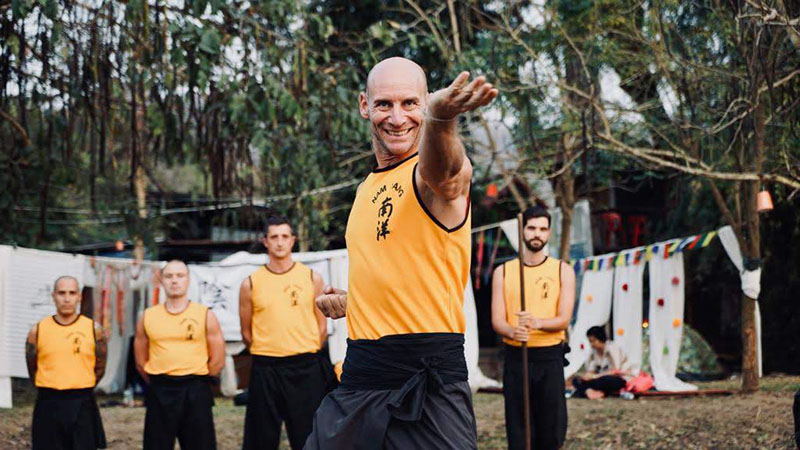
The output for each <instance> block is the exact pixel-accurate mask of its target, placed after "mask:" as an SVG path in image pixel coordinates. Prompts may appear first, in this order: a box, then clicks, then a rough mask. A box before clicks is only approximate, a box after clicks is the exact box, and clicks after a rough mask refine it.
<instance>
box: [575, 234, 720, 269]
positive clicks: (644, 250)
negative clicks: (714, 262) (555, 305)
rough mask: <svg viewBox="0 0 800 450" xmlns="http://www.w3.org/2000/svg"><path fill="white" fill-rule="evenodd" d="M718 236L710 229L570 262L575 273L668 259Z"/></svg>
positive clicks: (707, 242)
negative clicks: (660, 258)
mask: <svg viewBox="0 0 800 450" xmlns="http://www.w3.org/2000/svg"><path fill="white" fill-rule="evenodd" d="M716 236H717V232H716V231H709V232H707V233H701V234H697V235H694V236H688V237H685V238H678V239H670V240H668V241H663V242H657V243H655V244H650V245H646V246H642V247H635V248H631V249H627V250H623V251H621V252H619V253H608V254H605V255H600V256H590V257H587V258H581V259H571V260H570V261H569V264H570V265H571V266H572V267H573V268H574V269H575V273H578V272H581V271H587V270H602V269H604V268H605V269H611V268H614V267H619V266H628V265H631V264H633V265H637V264H640V263H641V262H642V261H644V262H647V261H650V260H651V259H653V258H656V257H663V258H664V259H668V258H669V257H670V256H673V255H675V254H676V253H681V252H683V251H684V250H692V249H694V248H698V247H699V248H705V247H708V245H709V244H710V243H711V241H712V240H714V238H715V237H716Z"/></svg>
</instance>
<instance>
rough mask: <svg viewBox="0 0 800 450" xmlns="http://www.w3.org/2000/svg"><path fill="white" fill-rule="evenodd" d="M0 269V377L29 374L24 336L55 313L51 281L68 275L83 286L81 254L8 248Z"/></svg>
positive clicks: (25, 375)
mask: <svg viewBox="0 0 800 450" xmlns="http://www.w3.org/2000/svg"><path fill="white" fill-rule="evenodd" d="M6 249H10V251H9V250H6V251H5V252H4V253H5V255H6V257H5V259H6V261H7V263H6V266H5V268H4V270H3V274H4V282H3V297H4V301H3V322H2V331H0V333H2V337H1V338H0V339H2V342H0V356H2V357H3V358H2V359H0V361H1V362H2V363H3V364H2V365H0V376H12V377H21V378H27V377H28V368H27V366H26V365H25V339H26V338H27V336H28V331H29V330H30V328H31V327H32V326H33V325H34V324H35V323H36V322H38V321H39V320H41V319H42V318H44V317H46V316H49V315H52V314H55V312H56V307H55V304H54V303H53V297H52V295H51V294H52V292H53V283H54V282H55V280H56V278H58V277H60V276H62V275H71V276H73V277H75V278H77V279H78V281H79V282H80V284H81V286H83V270H84V268H83V265H84V261H85V257H84V256H83V255H71V254H68V253H57V252H48V251H41V250H31V249H26V248H16V249H14V248H11V247H7V246H6Z"/></svg>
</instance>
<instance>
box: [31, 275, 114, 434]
mask: <svg viewBox="0 0 800 450" xmlns="http://www.w3.org/2000/svg"><path fill="white" fill-rule="evenodd" d="M52 296H53V302H54V303H55V305H56V313H55V315H53V316H50V317H46V318H44V319H42V320H40V321H39V323H37V324H36V325H34V327H33V328H31V330H30V332H29V333H28V340H27V341H26V343H25V359H26V362H27V364H28V375H29V376H30V378H31V380H33V382H34V384H35V385H36V388H37V395H36V406H34V409H33V426H32V427H31V431H32V433H31V434H32V438H33V439H32V445H31V447H32V448H33V449H35V450H37V449H48V450H50V449H56V450H59V449H95V448H106V437H105V433H104V431H103V422H102V420H101V418H100V411H99V410H98V408H97V402H96V401H95V398H94V394H93V391H94V387H95V386H96V385H97V382H98V381H99V380H100V379H101V378H102V377H103V373H105V367H106V339H105V335H104V334H103V329H102V327H100V325H99V324H97V323H95V322H94V321H93V320H92V319H90V318H88V317H86V316H83V315H81V314H80V304H81V288H80V285H79V284H78V280H77V279H75V278H74V277H71V276H62V277H59V278H58V279H57V280H56V281H55V283H54V284H53V294H52Z"/></svg>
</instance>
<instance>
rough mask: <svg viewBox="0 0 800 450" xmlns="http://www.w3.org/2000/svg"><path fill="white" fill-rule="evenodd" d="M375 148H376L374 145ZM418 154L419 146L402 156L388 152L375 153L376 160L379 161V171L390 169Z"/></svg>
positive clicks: (377, 151) (379, 151)
mask: <svg viewBox="0 0 800 450" xmlns="http://www.w3.org/2000/svg"><path fill="white" fill-rule="evenodd" d="M373 146H375V144H374V143H373ZM416 152H417V146H414V147H413V148H411V150H409V151H407V152H406V153H403V154H402V155H395V154H394V153H392V152H390V151H388V150H380V149H378V150H376V151H375V159H376V160H377V161H378V169H383V168H384V167H389V166H391V165H392V164H397V163H399V162H400V161H403V160H404V159H406V158H408V157H409V156H411V155H413V154H414V153H416Z"/></svg>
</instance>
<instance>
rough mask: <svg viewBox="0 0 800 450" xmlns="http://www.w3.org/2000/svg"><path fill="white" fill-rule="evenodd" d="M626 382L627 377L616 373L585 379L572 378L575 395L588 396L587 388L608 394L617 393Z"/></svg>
mask: <svg viewBox="0 0 800 450" xmlns="http://www.w3.org/2000/svg"><path fill="white" fill-rule="evenodd" d="M626 384H627V382H626V381H625V378H622V377H618V376H616V375H603V376H602V377H597V378H593V379H591V380H583V379H581V378H575V379H574V380H572V385H573V386H575V397H586V390H587V389H594V390H596V391H603V393H604V394H606V395H609V394H616V393H617V392H619V390H620V389H622V388H624V387H625V385H626Z"/></svg>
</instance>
